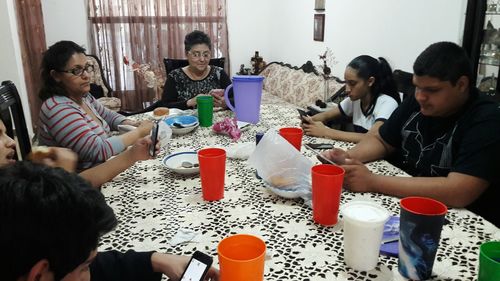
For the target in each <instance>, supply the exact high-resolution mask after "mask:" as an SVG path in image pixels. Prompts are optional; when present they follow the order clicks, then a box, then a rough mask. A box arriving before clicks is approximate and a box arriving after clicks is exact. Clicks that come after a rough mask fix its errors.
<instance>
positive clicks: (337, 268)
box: [98, 94, 500, 281]
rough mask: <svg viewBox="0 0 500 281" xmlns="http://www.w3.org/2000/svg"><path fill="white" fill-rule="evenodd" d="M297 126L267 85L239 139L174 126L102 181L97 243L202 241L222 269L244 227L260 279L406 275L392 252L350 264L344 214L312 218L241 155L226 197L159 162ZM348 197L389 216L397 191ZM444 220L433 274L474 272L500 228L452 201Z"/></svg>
mask: <svg viewBox="0 0 500 281" xmlns="http://www.w3.org/2000/svg"><path fill="white" fill-rule="evenodd" d="M227 117H234V113H233V112H231V111H229V110H221V111H216V112H214V115H213V122H219V121H222V120H223V119H224V118H227ZM135 118H138V119H141V118H145V116H144V115H138V116H135ZM299 125H300V119H299V115H298V113H297V110H296V107H295V106H294V105H292V104H289V103H286V102H284V101H282V100H280V99H279V98H277V97H273V96H272V95H271V94H267V95H264V97H263V99H262V104H261V110H260V120H259V122H258V123H257V124H254V125H251V126H249V127H248V128H246V130H244V131H243V132H242V134H241V137H240V139H239V140H237V141H234V140H232V138H230V137H229V136H228V135H226V134H217V133H215V132H214V131H213V130H212V128H211V127H198V128H197V129H196V130H194V131H192V132H190V133H188V134H183V135H173V136H172V138H171V140H170V142H169V144H168V146H167V147H166V148H165V149H162V151H161V152H160V154H159V155H158V156H157V157H156V158H155V159H151V160H146V161H140V162H137V163H136V164H134V165H133V166H131V167H130V168H129V169H127V170H126V171H124V172H122V173H121V174H120V175H118V176H117V177H116V178H115V179H113V180H112V181H110V182H108V183H106V184H104V185H103V186H102V189H101V192H102V194H103V195H104V196H105V198H106V201H107V202H108V204H109V205H110V206H111V207H112V208H113V210H114V212H115V214H116V216H117V218H118V221H119V224H118V226H117V227H116V228H115V229H114V230H113V231H111V232H109V233H108V234H106V235H104V236H103V237H102V239H101V241H100V243H99V248H98V249H99V250H100V251H106V250H119V251H127V250H135V251H151V250H154V251H159V252H165V253H171V254H182V255H188V256H189V255H192V254H193V253H194V252H195V251H196V250H198V251H201V252H204V253H206V254H208V255H210V256H212V257H213V259H214V262H213V265H214V266H215V267H217V268H218V267H219V265H218V258H217V245H218V243H219V242H220V241H221V240H222V239H224V238H225V237H228V236H231V235H234V234H239V233H244V234H251V235H255V236H258V237H260V238H261V239H262V240H263V241H265V243H266V247H267V249H266V260H265V271H264V280H269V281H270V280H406V279H404V278H403V277H402V276H401V275H400V274H399V272H398V259H397V258H395V257H391V256H385V255H381V256H380V258H379V262H378V264H377V266H376V268H375V269H373V270H370V271H357V270H354V269H352V268H350V267H348V266H346V264H345V262H344V249H343V230H342V225H343V219H342V216H341V214H339V220H338V223H337V224H336V225H335V226H331V227H325V226H322V225H319V224H316V223H315V222H314V221H313V215H312V209H311V207H310V206H309V205H308V204H305V202H304V200H303V199H301V198H295V199H288V198H283V197H280V196H278V195H276V194H274V193H273V192H272V191H271V190H270V189H269V186H268V184H267V183H266V182H265V181H263V180H262V179H260V178H259V177H257V176H256V172H255V169H254V168H252V167H251V166H250V165H249V164H248V163H247V160H244V159H231V158H228V159H227V160H226V173H225V187H224V197H223V199H221V200H218V201H204V200H203V198H202V190H201V183H200V177H199V174H195V175H180V174H176V173H175V172H173V171H171V170H169V169H167V168H166V167H165V166H164V165H163V163H162V160H163V159H164V158H165V157H166V156H167V155H169V154H172V153H175V152H179V151H197V150H199V149H202V148H206V147H221V148H228V147H231V146H234V145H235V144H238V143H255V136H256V134H257V133H265V132H267V131H268V130H277V129H279V128H282V127H297V126H299ZM304 143H331V144H333V146H334V147H337V148H342V149H349V148H351V147H353V145H354V144H352V143H346V142H341V141H334V140H327V139H321V138H316V137H310V136H304V137H303V142H302V144H304ZM301 153H302V154H303V155H304V157H307V158H308V159H310V161H312V162H313V163H315V164H316V163H317V164H319V163H320V162H319V161H318V160H317V158H316V155H315V153H314V152H313V151H311V150H308V149H305V148H304V147H302V149H301ZM366 165H367V167H368V169H369V170H371V171H372V172H373V173H376V174H381V175H387V176H402V177H408V176H409V175H408V174H406V173H405V172H404V171H402V170H401V169H399V168H397V167H395V166H393V165H391V164H390V163H389V162H387V161H385V160H380V161H374V162H371V163H367V164H366ZM353 200H366V201H372V202H375V203H378V204H380V205H381V206H383V207H384V208H385V209H386V210H388V211H389V213H390V214H391V215H395V216H397V215H399V212H400V205H399V201H400V198H397V197H393V196H388V195H383V194H379V193H355V192H350V191H348V190H345V189H344V190H342V193H341V199H340V205H341V206H342V205H344V204H346V203H347V202H350V201H353ZM446 219H447V221H449V223H447V224H445V225H444V226H443V230H442V233H441V240H440V243H439V248H438V251H437V256H436V259H435V263H434V267H433V274H432V278H431V280H462V281H463V280H476V279H477V272H478V263H479V246H480V245H481V244H482V243H484V242H486V241H491V240H500V230H499V228H497V227H496V226H495V225H493V224H492V223H490V222H488V221H486V220H485V219H483V218H482V217H481V216H479V215H476V214H474V213H472V212H470V211H468V210H467V209H460V208H450V209H449V211H448V213H447V214H446ZM179 231H188V232H189V233H191V234H193V233H194V234H196V239H193V240H191V241H186V242H184V243H173V242H172V238H174V237H175V236H176V234H177V233H178V232H179ZM359 247H363V245H359ZM164 278H166V277H164Z"/></svg>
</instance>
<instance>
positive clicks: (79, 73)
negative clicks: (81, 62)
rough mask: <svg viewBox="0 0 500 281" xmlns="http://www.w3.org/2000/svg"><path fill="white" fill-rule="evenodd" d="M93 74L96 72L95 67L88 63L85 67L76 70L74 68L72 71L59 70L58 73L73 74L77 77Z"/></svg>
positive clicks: (78, 67)
mask: <svg viewBox="0 0 500 281" xmlns="http://www.w3.org/2000/svg"><path fill="white" fill-rule="evenodd" d="M84 71H85V72H87V73H90V72H93V71H94V65H93V64H89V63H87V64H86V65H85V66H84V67H81V66H77V67H75V68H72V69H70V70H59V71H58V72H66V73H71V74H73V75H75V76H82V74H83V72H84Z"/></svg>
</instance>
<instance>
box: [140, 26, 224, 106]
mask: <svg viewBox="0 0 500 281" xmlns="http://www.w3.org/2000/svg"><path fill="white" fill-rule="evenodd" d="M211 48H212V43H211V41H210V38H209V37H208V35H207V34H205V33H204V32H201V31H199V30H195V31H193V32H191V33H189V34H187V35H186V37H185V38H184V50H185V52H186V57H187V60H188V62H189V65H188V66H185V67H182V68H178V69H175V70H172V71H171V72H170V73H169V74H168V77H167V80H166V82H165V87H164V88H163V96H162V99H161V100H160V101H159V102H158V103H156V104H155V106H154V108H155V107H159V106H164V107H169V108H180V109H188V108H194V107H196V97H197V96H199V95H212V96H213V98H214V107H222V108H226V102H225V100H224V96H223V91H222V89H225V88H226V87H227V86H229V85H230V84H231V80H230V79H229V76H228V75H227V73H226V72H225V71H224V69H222V68H220V67H217V66H214V65H209V62H210V58H211V57H212V49H211ZM154 108H148V110H152V109H154Z"/></svg>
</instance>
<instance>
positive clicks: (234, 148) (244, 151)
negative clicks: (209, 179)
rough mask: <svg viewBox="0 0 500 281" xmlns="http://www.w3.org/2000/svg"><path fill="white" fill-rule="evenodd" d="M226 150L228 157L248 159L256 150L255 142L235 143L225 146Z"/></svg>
mask: <svg viewBox="0 0 500 281" xmlns="http://www.w3.org/2000/svg"><path fill="white" fill-rule="evenodd" d="M225 150H226V153H227V158H230V159H242V160H246V159H248V158H249V157H250V155H251V154H252V153H253V151H254V150H255V143H253V142H243V143H235V144H233V145H231V146H229V147H227V148H225Z"/></svg>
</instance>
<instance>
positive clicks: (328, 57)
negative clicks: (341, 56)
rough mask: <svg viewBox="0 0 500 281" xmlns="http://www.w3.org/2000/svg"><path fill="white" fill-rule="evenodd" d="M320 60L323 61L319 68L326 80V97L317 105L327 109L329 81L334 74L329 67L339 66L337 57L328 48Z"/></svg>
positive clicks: (317, 102) (320, 56)
mask: <svg viewBox="0 0 500 281" xmlns="http://www.w3.org/2000/svg"><path fill="white" fill-rule="evenodd" d="M319 59H320V60H321V61H323V64H320V65H318V66H317V68H319V69H321V71H319V72H321V74H322V75H323V78H324V79H325V87H324V89H325V91H324V94H323V95H324V96H323V100H317V101H316V105H317V106H319V107H321V108H326V106H327V105H326V102H327V101H328V98H329V94H328V90H329V85H328V80H329V79H330V78H332V77H331V76H330V74H331V73H332V69H331V68H330V66H329V65H334V64H337V61H336V60H335V56H334V55H333V52H332V50H331V49H330V48H328V47H327V48H326V50H325V52H324V53H323V54H321V55H319Z"/></svg>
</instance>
